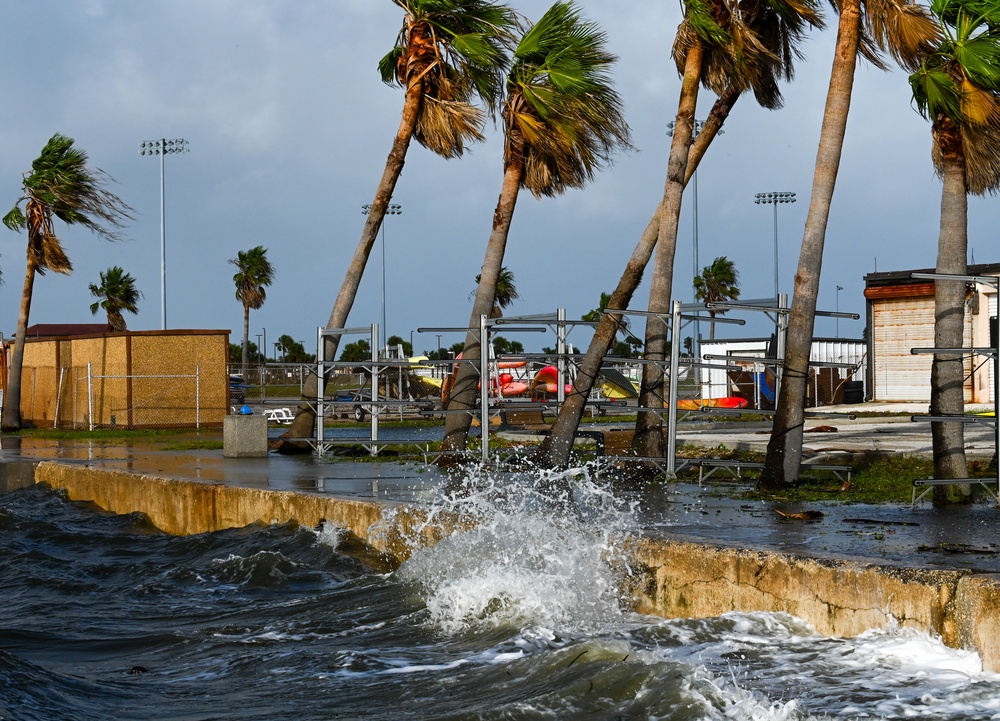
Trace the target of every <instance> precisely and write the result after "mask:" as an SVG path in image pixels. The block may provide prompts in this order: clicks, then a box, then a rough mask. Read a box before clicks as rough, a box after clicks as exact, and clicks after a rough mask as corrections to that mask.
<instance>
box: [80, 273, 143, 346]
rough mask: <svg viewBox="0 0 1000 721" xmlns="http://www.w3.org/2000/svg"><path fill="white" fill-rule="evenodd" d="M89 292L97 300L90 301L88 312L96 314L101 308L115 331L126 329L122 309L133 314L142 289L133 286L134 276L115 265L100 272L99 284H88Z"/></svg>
mask: <svg viewBox="0 0 1000 721" xmlns="http://www.w3.org/2000/svg"><path fill="white" fill-rule="evenodd" d="M90 294H91V295H92V296H94V297H95V298H98V299H99V300H97V301H95V302H94V303H91V305H90V312H91V313H92V314H93V315H97V311H98V309H101V308H103V309H104V311H105V313H107V315H108V327H109V328H110V329H111V330H113V331H114V332H116V333H121V332H122V331H126V330H128V327H127V326H126V324H125V317H124V316H123V315H122V311H128V312H129V313H132V314H133V315H135V314H136V313H138V312H139V308H138V303H139V299H140V298H141V297H142V291H140V290H139V289H138V288H136V287H135V278H133V277H132V275H131V274H130V273H126V272H125V270H124V269H123V268H121V267H119V266H117V265H114V266H112V267H110V268H108V270H107V272H104V273H101V284H100V285H95V284H93V283H91V284H90Z"/></svg>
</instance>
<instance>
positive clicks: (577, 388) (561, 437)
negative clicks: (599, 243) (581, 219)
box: [534, 0, 822, 468]
mask: <svg viewBox="0 0 1000 721" xmlns="http://www.w3.org/2000/svg"><path fill="white" fill-rule="evenodd" d="M735 10H736V11H737V15H736V17H740V18H742V19H743V21H744V24H745V26H746V28H747V29H748V31H749V32H754V33H756V35H757V36H758V37H759V38H760V39H761V42H762V43H763V44H764V45H765V47H766V48H768V49H769V52H767V53H763V54H758V57H757V62H755V63H747V62H743V63H733V64H730V65H728V66H726V65H724V64H723V63H721V62H716V63H714V64H712V65H711V67H712V68H713V72H712V73H710V74H709V75H710V77H711V78H712V82H713V85H719V86H723V87H722V92H721V94H720V95H719V98H718V100H717V101H716V102H715V104H714V105H713V106H712V111H711V112H710V113H709V115H708V117H707V118H706V121H705V124H704V125H703V126H702V129H701V132H700V133H699V134H698V137H697V138H696V139H695V141H694V143H693V144H692V145H691V146H690V150H689V151H688V156H687V162H686V163H685V164H684V165H685V167H684V172H683V176H682V177H683V184H684V185H687V183H688V181H689V180H690V179H691V177H692V175H693V174H694V171H695V170H696V169H697V167H698V164H699V163H700V162H701V159H702V157H704V154H705V151H706V150H707V149H708V146H709V145H710V144H711V142H712V140H713V139H714V138H715V136H716V135H717V133H718V132H719V130H720V129H721V128H722V125H723V123H724V122H725V120H726V119H727V118H728V116H729V113H730V111H731V110H732V108H733V106H734V105H735V103H736V100H737V99H738V98H739V97H740V96H741V95H742V94H743V93H744V92H746V91H747V90H752V91H753V93H754V96H755V97H756V99H757V102H758V103H759V104H760V105H762V106H763V107H766V108H769V109H776V108H779V107H781V104H782V99H781V93H780V92H779V90H778V85H777V80H778V79H779V78H784V79H786V80H790V79H791V78H792V75H793V67H794V60H795V58H797V57H799V52H798V50H797V48H798V46H799V45H800V43H801V42H802V39H803V36H804V34H805V29H806V26H807V25H812V26H814V27H820V26H822V18H821V16H820V14H819V10H818V8H817V6H816V5H815V4H814V3H812V2H795V3H785V2H777V1H776V0H759V2H757V3H752V4H751V3H745V4H742V5H739V6H736V8H735ZM702 16H703V14H699V15H698V17H702ZM732 16H733V15H732V13H731V14H730V17H732ZM741 34H742V27H741ZM675 50H676V47H675ZM721 55H722V54H721V53H713V54H710V56H709V57H710V59H716V58H719V57H720V56H721ZM680 57H681V56H680V55H678V60H680ZM732 57H734V58H736V59H739V58H740V57H741V55H740V53H738V52H735V53H733V54H732ZM684 61H685V64H686V62H687V55H684ZM723 68H725V70H726V72H728V73H731V75H730V76H729V77H726V75H725V73H724V72H723ZM693 112H694V111H693V108H691V116H690V117H689V118H688V124H690V122H691V120H692V119H693ZM675 127H680V126H679V125H677V124H675ZM677 142H679V141H678V138H677V133H675V134H674V143H677ZM673 150H674V147H673V145H672V146H671V158H675V156H674V154H673ZM678 169H679V168H678V164H676V163H675V164H673V165H671V166H670V167H668V173H669V172H670V171H671V170H673V171H675V172H676V171H677V170H678ZM668 180H669V178H668ZM674 192H676V188H675V189H674ZM667 200H668V198H667V194H665V195H664V198H663V199H662V200H661V201H660V204H659V205H658V206H657V208H656V210H655V211H654V212H653V216H652V218H651V219H650V221H649V223H648V224H647V226H646V229H645V230H644V231H643V233H642V236H641V237H640V239H639V242H638V243H637V244H636V247H635V249H634V250H633V251H632V255H631V257H630V258H629V260H628V263H626V265H625V270H624V271H623V273H622V276H621V278H620V279H619V281H618V285H617V287H616V288H615V290H614V291H613V292H612V294H611V300H610V301H609V303H608V308H610V309H611V310H624V309H626V308H628V305H629V303H630V302H631V300H632V295H633V293H635V289H636V288H637V287H638V286H639V283H640V282H641V280H642V275H643V272H644V270H645V268H646V265H647V264H648V262H649V259H650V258H651V257H652V255H653V251H654V249H656V248H657V247H658V241H659V237H660V228H661V220H662V219H663V217H664V215H665V213H666V211H665V208H666V205H667ZM679 209H680V205H679V200H678V201H677V207H676V210H677V212H679ZM675 244H676V232H675V233H674V236H673V241H671V243H670V244H669V248H668V253H669V255H670V258H671V261H670V263H671V264H672V262H673V261H672V257H673V247H674V245H675ZM622 317H623V316H622V314H621V313H614V312H611V313H607V314H605V315H604V317H603V319H602V320H601V322H600V323H599V325H598V327H597V329H596V330H595V332H594V336H593V338H592V339H591V342H590V346H589V347H588V349H587V353H586V355H585V356H584V359H583V361H582V363H581V364H580V366H579V369H578V371H577V375H576V380H575V381H574V385H573V392H572V393H570V394H569V396H568V397H567V399H566V402H565V403H564V404H563V407H562V409H561V410H560V411H559V417H558V418H557V419H556V422H555V423H554V424H553V426H552V430H551V431H550V433H549V435H548V436H546V438H545V440H544V441H543V442H542V444H541V445H540V446H539V448H538V450H537V451H536V453H535V455H534V461H535V463H537V464H538V465H540V466H543V467H546V468H562V467H565V466H566V464H567V463H568V461H569V455H570V451H571V449H572V440H573V437H574V434H575V433H576V430H577V428H578V427H579V424H580V419H581V418H582V416H583V411H584V408H585V406H586V403H587V398H588V397H589V395H590V391H591V390H592V388H593V385H594V383H595V382H596V380H597V378H598V377H599V375H600V369H601V364H602V363H603V361H604V356H605V355H606V354H607V352H608V349H609V348H610V347H611V344H612V342H613V341H614V337H615V333H616V332H617V330H618V328H619V325H620V323H621V321H622ZM663 351H665V343H664V344H663ZM657 418H658V416H657ZM650 420H651V421H652V422H657V421H656V419H650ZM651 435H652V436H653V437H652V438H649V436H651ZM646 436H647V442H650V443H656V442H657V441H656V439H657V438H660V437H661V434H659V433H656V434H655V435H654V434H649V433H647V434H646Z"/></svg>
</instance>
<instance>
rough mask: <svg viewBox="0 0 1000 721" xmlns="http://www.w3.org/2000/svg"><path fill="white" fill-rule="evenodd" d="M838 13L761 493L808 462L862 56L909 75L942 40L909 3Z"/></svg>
mask: <svg viewBox="0 0 1000 721" xmlns="http://www.w3.org/2000/svg"><path fill="white" fill-rule="evenodd" d="M838 7H839V10H840V22H839V25H838V28H837V43H836V47H835V49H834V59H833V68H832V70H831V72H830V86H829V89H828V91H827V96H826V108H825V110H824V112H823V123H822V126H821V128H820V138H819V148H818V150H817V153H816V169H815V172H814V175H813V186H812V196H811V198H810V200H809V211H808V213H807V215H806V225H805V231H804V233H803V236H802V249H801V251H800V253H799V264H798V268H797V270H796V273H795V285H794V289H793V295H792V307H791V309H790V313H789V316H788V330H787V336H786V340H785V358H784V371H783V373H782V382H781V389H780V391H779V393H778V399H777V403H776V406H775V410H776V412H775V416H774V425H773V427H772V430H771V439H770V441H769V443H768V447H767V457H766V459H765V468H764V470H763V472H762V473H761V475H760V480H759V485H760V486H761V487H762V488H782V487H785V486H786V485H787V484H789V483H793V482H794V481H796V480H797V479H798V473H799V465H800V463H801V462H802V432H803V422H804V420H805V404H806V390H807V380H808V376H809V353H810V350H811V348H812V336H813V326H814V324H815V320H816V299H817V298H818V296H819V281H820V270H821V268H822V265H823V245H824V242H825V238H826V225H827V221H828V219H829V216H830V205H831V203H832V201H833V190H834V186H835V185H836V182H837V171H838V170H839V168H840V156H841V150H842V149H843V144H844V135H845V132H846V130H847V114H848V110H849V109H850V106H851V90H852V88H853V85H854V70H855V67H856V66H857V61H858V54H859V53H860V54H862V55H864V56H865V57H866V58H867V59H868V60H870V61H871V62H873V63H874V64H876V65H877V66H878V67H882V68H884V67H885V65H884V64H883V62H882V61H881V59H880V58H879V56H878V54H877V53H878V50H879V49H882V50H885V51H887V52H888V53H889V54H890V55H892V56H893V57H894V58H895V60H896V61H897V62H898V63H899V64H900V65H902V66H903V67H904V68H908V69H911V70H912V69H915V68H916V67H917V66H918V65H919V63H920V59H921V58H922V57H924V56H926V54H927V53H928V52H929V51H930V50H932V49H933V47H934V45H935V44H936V42H937V38H938V33H939V31H938V26H937V23H935V22H934V21H933V19H932V18H931V17H930V15H929V14H928V13H927V11H926V10H924V9H923V8H922V7H920V6H918V5H915V4H913V3H912V2H910V1H909V0H877V1H876V0H841V2H840V3H838Z"/></svg>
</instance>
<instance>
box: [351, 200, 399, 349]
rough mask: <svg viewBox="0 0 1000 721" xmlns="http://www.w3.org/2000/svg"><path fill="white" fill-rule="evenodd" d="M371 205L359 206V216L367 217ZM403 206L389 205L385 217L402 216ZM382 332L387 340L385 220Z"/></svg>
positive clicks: (383, 225) (383, 224) (383, 236)
mask: <svg viewBox="0 0 1000 721" xmlns="http://www.w3.org/2000/svg"><path fill="white" fill-rule="evenodd" d="M371 209H372V206H371V204H370V203H369V204H366V205H362V206H361V214H362V215H368V213H369V212H370V211H371ZM402 214H403V206H402V205H400V204H398V203H389V205H388V206H386V209H385V215H402ZM380 225H381V226H382V332H383V333H384V334H385V338H386V340H388V339H389V326H388V325H387V324H386V320H385V218H383V219H382V223H380Z"/></svg>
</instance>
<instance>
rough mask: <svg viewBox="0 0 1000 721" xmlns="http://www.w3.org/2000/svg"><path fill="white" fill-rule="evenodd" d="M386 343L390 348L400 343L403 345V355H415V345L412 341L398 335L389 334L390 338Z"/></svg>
mask: <svg viewBox="0 0 1000 721" xmlns="http://www.w3.org/2000/svg"><path fill="white" fill-rule="evenodd" d="M385 344H386V345H387V346H389V347H390V348H395V347H396V346H399V345H401V346H403V355H404V356H406V357H407V358H409V357H411V356H412V355H413V345H412V344H411V343H410V341H408V340H403V339H402V338H401V337H400V336H398V335H391V336H389V340H387V341H386V342H385Z"/></svg>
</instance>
